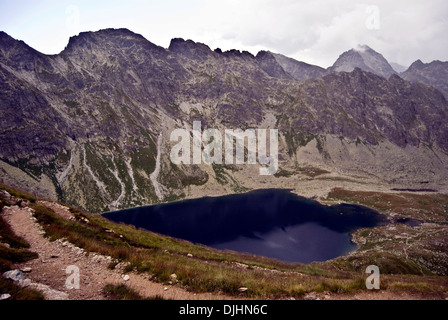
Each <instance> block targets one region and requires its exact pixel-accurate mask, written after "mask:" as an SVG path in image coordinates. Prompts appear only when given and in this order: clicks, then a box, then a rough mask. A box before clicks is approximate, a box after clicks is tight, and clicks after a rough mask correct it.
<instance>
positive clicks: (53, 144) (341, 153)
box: [0, 29, 448, 212]
mask: <svg viewBox="0 0 448 320" xmlns="http://www.w3.org/2000/svg"><path fill="white" fill-rule="evenodd" d="M367 51H368V50H367ZM279 61H280V62H279ZM363 61H364V63H365V64H366V65H368V66H370V67H374V65H372V63H370V62H369V63H366V60H363ZM369 61H370V60H369ZM372 61H376V60H375V59H374V60H372ZM289 63H290V64H289ZM299 65H300V66H301V67H304V68H303V70H305V71H303V73H304V74H303V76H302V75H301V71H298V70H301V69H300V68H296V67H297V66H299ZM379 70H382V71H381V72H387V70H386V71H384V70H383V69H381V68H379ZM308 71H309V72H308ZM308 78H314V79H308ZM297 79H300V80H304V79H308V80H304V81H298V80H297ZM194 120H200V121H201V123H202V128H203V129H204V128H217V129H224V128H229V129H236V128H241V129H246V128H260V127H262V128H278V129H279V153H280V154H279V161H280V168H281V169H282V170H283V169H285V170H287V171H290V172H297V170H298V168H300V167H303V166H313V167H320V168H325V169H326V170H327V171H331V172H333V171H334V172H338V171H344V172H352V173H353V174H358V173H360V172H363V173H365V174H367V175H375V176H378V177H383V178H387V179H388V180H396V181H401V180H403V179H405V180H406V179H408V180H418V181H422V179H423V180H431V179H432V180H433V179H434V176H436V177H437V179H440V181H446V176H447V172H446V171H447V169H446V168H447V167H448V166H447V165H446V164H447V152H448V129H447V125H446V124H447V123H448V122H447V120H448V106H447V101H446V99H445V98H444V96H443V95H442V94H441V93H440V92H439V91H437V90H436V89H434V88H432V87H428V86H426V85H423V84H419V83H411V82H407V81H405V80H403V79H401V78H400V77H398V76H396V75H392V76H391V77H390V78H389V79H386V78H384V77H380V76H377V75H375V74H372V73H369V72H365V71H363V70H361V69H360V68H355V69H354V70H353V71H351V72H339V73H329V74H327V75H325V76H323V70H321V69H320V68H319V67H315V66H310V65H306V66H303V65H301V63H299V62H298V63H295V62H291V61H289V62H288V64H287V63H286V62H285V59H283V58H281V57H280V58H279V56H278V55H274V54H271V53H269V52H260V53H259V54H258V55H257V56H256V57H254V56H253V55H251V54H250V53H248V52H240V51H237V50H231V51H227V52H222V51H221V50H218V49H217V50H215V51H212V50H210V49H209V47H208V46H206V45H204V44H200V43H195V42H193V41H191V40H188V41H184V40H183V39H173V40H172V42H171V44H170V46H169V48H168V49H165V48H161V47H159V46H157V45H155V44H152V43H151V42H149V41H147V40H146V39H144V38H143V37H142V36H140V35H137V34H134V33H132V32H131V31H129V30H126V29H118V30H115V29H107V30H102V31H98V32H86V33H81V34H80V35H79V36H76V37H72V38H71V39H70V41H69V43H68V45H67V47H66V49H65V50H64V51H63V52H61V53H60V54H58V55H52V56H47V55H43V54H41V53H39V52H37V51H35V50H33V49H32V48H30V47H28V46H27V45H26V44H25V43H23V42H20V41H16V40H14V39H12V38H11V37H9V36H8V35H7V34H5V33H3V32H2V33H0V132H1V135H0V159H1V161H0V179H3V180H5V182H9V183H11V184H13V185H16V186H19V187H22V188H25V189H28V190H31V191H32V192H35V193H37V194H41V195H43V196H46V197H51V198H59V199H60V200H64V201H65V202H68V203H71V204H75V205H78V206H80V207H83V208H86V209H89V210H91V211H94V212H98V211H102V210H106V209H110V210H112V209H116V208H126V207H131V206H135V205H141V204H150V203H155V202H158V201H161V200H165V201H167V200H171V199H176V198H181V197H184V196H186V195H189V196H194V195H195V194H194V192H195V191H194V190H218V191H216V192H220V193H230V192H235V191H240V190H244V189H245V188H246V187H248V188H252V187H254V185H256V184H257V183H258V182H257V181H258V180H257V179H259V177H257V176H256V175H253V173H252V171H250V170H249V169H248V167H247V166H239V167H238V166H235V167H226V166H213V167H211V166H209V165H179V166H177V165H174V164H172V163H171V161H170V158H169V154H170V146H172V145H173V143H171V144H170V141H169V138H170V133H171V132H172V130H173V129H175V128H187V129H189V128H191V126H192V123H193V121H194ZM427 163H431V166H430V167H428V166H427ZM257 170H258V168H257ZM247 177H251V179H253V183H254V185H252V186H249V185H247V184H246V183H248V181H249V179H247ZM293 178H294V177H293ZM260 179H261V178H260ZM265 179H268V180H264V181H267V183H269V184H275V183H278V182H277V181H278V177H277V176H270V177H267V178H265ZM432 180H431V181H432ZM406 181H407V180H406ZM438 181H439V180H438ZM265 183H266V182H265ZM190 189H192V190H193V191H189V190H190ZM157 190H158V191H157Z"/></svg>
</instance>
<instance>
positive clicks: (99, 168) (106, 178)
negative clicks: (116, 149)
mask: <svg viewBox="0 0 448 320" xmlns="http://www.w3.org/2000/svg"><path fill="white" fill-rule="evenodd" d="M85 150H86V159H85V161H86V162H87V164H88V165H89V167H90V168H91V169H92V170H93V171H94V173H95V175H96V176H97V177H98V178H99V179H100V180H101V181H102V182H103V183H104V185H105V186H106V189H107V191H108V192H109V194H110V195H111V196H112V198H114V199H115V198H117V197H118V195H119V194H120V191H121V186H120V183H119V181H118V180H117V179H116V178H115V176H114V175H113V174H112V172H111V170H114V169H115V166H114V164H113V162H112V160H111V159H110V158H108V157H107V156H104V155H101V154H98V153H97V152H96V151H95V148H94V147H93V146H91V145H90V144H89V143H87V144H86V145H85Z"/></svg>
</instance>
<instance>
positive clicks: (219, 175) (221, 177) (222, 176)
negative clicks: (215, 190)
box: [212, 163, 229, 185]
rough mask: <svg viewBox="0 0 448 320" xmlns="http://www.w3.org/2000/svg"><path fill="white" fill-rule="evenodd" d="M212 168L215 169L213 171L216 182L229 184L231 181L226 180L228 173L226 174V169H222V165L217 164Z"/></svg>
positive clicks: (213, 164)
mask: <svg viewBox="0 0 448 320" xmlns="http://www.w3.org/2000/svg"><path fill="white" fill-rule="evenodd" d="M212 168H213V171H214V172H215V178H216V181H217V182H218V183H219V184H223V185H224V184H227V183H229V181H228V180H227V178H226V173H225V171H224V168H223V167H222V165H220V164H216V163H212Z"/></svg>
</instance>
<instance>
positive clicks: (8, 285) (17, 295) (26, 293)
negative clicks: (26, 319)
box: [0, 277, 45, 300]
mask: <svg viewBox="0 0 448 320" xmlns="http://www.w3.org/2000/svg"><path fill="white" fill-rule="evenodd" d="M0 292H1V293H2V294H3V293H8V294H10V295H11V298H10V299H11V300H44V299H45V297H44V296H43V294H42V293H41V292H39V291H37V290H34V289H29V288H22V287H20V286H18V285H16V284H15V283H14V282H12V281H11V280H9V279H5V278H3V277H0Z"/></svg>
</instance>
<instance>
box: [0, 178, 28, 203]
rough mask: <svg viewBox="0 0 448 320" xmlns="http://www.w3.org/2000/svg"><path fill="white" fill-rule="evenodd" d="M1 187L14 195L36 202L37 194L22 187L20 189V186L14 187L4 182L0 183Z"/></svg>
mask: <svg viewBox="0 0 448 320" xmlns="http://www.w3.org/2000/svg"><path fill="white" fill-rule="evenodd" d="M0 189H1V190H5V191H7V192H8V193H9V194H10V195H12V196H13V197H16V198H20V199H25V200H28V201H30V202H35V201H36V197H35V196H33V195H31V194H29V193H28V192H26V191H24V190H21V189H18V188H13V187H10V186H6V185H4V184H2V183H0ZM2 200H3V199H2Z"/></svg>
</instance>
